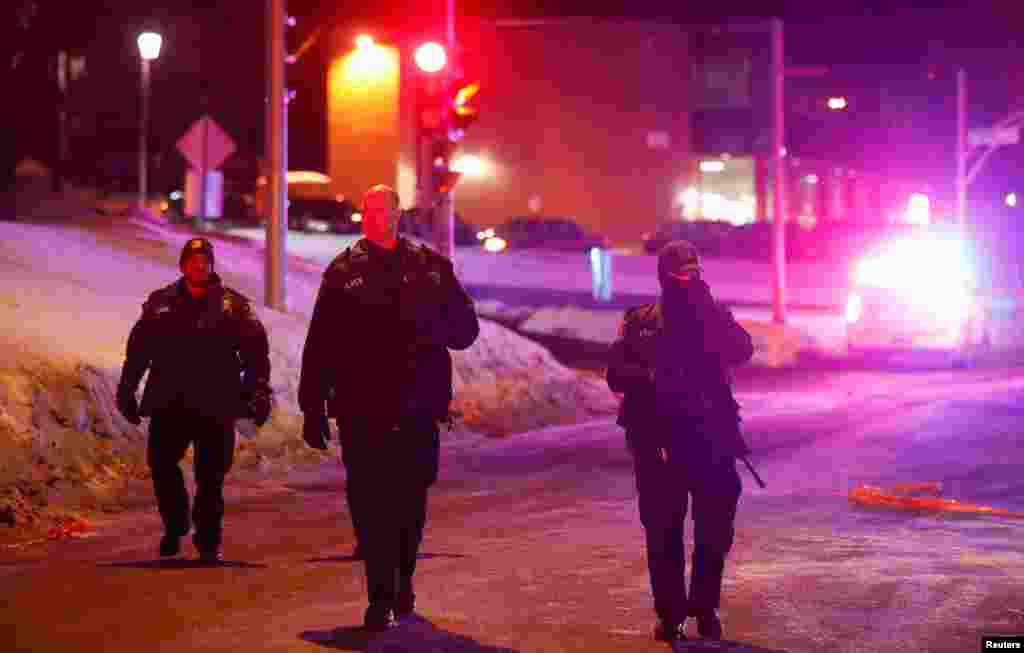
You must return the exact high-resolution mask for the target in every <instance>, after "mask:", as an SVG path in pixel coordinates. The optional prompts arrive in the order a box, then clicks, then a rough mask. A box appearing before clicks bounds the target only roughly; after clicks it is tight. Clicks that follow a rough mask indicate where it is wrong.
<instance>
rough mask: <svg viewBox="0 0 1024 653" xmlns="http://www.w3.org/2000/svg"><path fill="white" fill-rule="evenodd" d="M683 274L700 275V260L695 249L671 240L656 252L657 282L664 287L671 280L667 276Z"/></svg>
mask: <svg viewBox="0 0 1024 653" xmlns="http://www.w3.org/2000/svg"><path fill="white" fill-rule="evenodd" d="M683 272H688V273H690V274H700V259H699V258H698V257H697V248H696V247H694V246H693V244H692V243H690V242H688V241H685V240H673V241H671V242H669V243H667V244H666V245H665V246H664V247H662V248H661V251H660V252H658V281H660V282H661V285H662V287H665V286H666V285H667V284H668V283H669V282H670V280H671V277H670V276H669V275H677V274H681V273H683Z"/></svg>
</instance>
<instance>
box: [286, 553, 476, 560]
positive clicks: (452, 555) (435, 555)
mask: <svg viewBox="0 0 1024 653" xmlns="http://www.w3.org/2000/svg"><path fill="white" fill-rule="evenodd" d="M468 557H469V556H467V555H465V554H463V553H418V554H416V559H417V560H433V559H436V558H468ZM306 562H362V559H361V558H356V557H354V556H352V555H336V556H323V557H320V558H310V559H308V560H306Z"/></svg>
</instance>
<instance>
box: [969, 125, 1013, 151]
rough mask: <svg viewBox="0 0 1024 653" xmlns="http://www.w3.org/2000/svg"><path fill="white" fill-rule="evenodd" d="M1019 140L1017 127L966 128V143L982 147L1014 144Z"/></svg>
mask: <svg viewBox="0 0 1024 653" xmlns="http://www.w3.org/2000/svg"><path fill="white" fill-rule="evenodd" d="M1018 142H1020V128H1019V127H1001V128H998V129H997V128H994V127H992V128H985V129H969V130H967V145H969V146H970V147H984V146H986V145H1016V144H1017V143H1018Z"/></svg>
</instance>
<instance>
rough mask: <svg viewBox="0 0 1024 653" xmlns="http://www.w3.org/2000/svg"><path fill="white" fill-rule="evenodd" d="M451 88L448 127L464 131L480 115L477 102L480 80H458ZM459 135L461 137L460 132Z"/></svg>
mask: <svg viewBox="0 0 1024 653" xmlns="http://www.w3.org/2000/svg"><path fill="white" fill-rule="evenodd" d="M452 88H453V91H454V92H453V93H452V103H451V110H450V113H449V123H450V124H449V129H452V130H455V131H458V132H465V131H466V129H467V128H468V127H469V126H470V125H472V124H473V123H474V122H476V121H477V119H478V118H479V117H480V106H479V105H478V104H477V101H478V97H477V94H478V93H479V92H480V82H475V81H474V82H469V83H465V82H460V83H457V84H454V85H453V87H452ZM459 137H460V138H461V133H460V135H459Z"/></svg>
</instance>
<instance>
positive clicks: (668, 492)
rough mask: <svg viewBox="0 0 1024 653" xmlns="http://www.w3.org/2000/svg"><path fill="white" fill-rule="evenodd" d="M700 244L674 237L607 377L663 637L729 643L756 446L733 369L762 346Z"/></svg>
mask: <svg viewBox="0 0 1024 653" xmlns="http://www.w3.org/2000/svg"><path fill="white" fill-rule="evenodd" d="M700 272H701V270H700V263H699V261H698V258H697V251H696V249H695V248H694V247H693V245H691V244H690V243H688V242H685V241H673V242H670V243H668V244H667V245H665V247H664V248H663V249H662V251H661V252H660V254H659V256H658V279H659V282H660V283H661V288H662V292H661V296H660V297H659V299H658V302H657V303H654V304H647V305H644V306H639V307H637V308H633V309H630V310H628V311H627V312H626V314H625V316H624V319H623V324H622V327H621V330H620V335H619V338H618V339H617V340H616V341H615V343H614V344H613V346H612V349H611V354H610V360H609V366H608V375H607V378H608V385H609V386H610V387H611V389H612V390H613V391H615V392H621V393H624V397H623V401H622V405H621V406H620V411H619V420H618V423H619V425H620V426H622V427H624V428H625V429H626V441H627V443H628V444H629V447H630V450H631V451H632V453H633V459H634V466H635V471H636V484H637V493H638V495H639V507H640V520H641V522H642V523H643V525H644V529H645V533H646V537H647V564H648V570H649V572H650V576H651V590H652V593H653V594H654V607H655V611H656V612H657V615H658V625H657V627H656V628H655V637H656V638H657V639H660V640H665V641H671V640H674V639H685V638H686V636H685V624H686V621H687V619H688V617H691V616H692V617H696V620H697V631H698V633H699V634H700V636H701V637H705V638H710V639H721V637H722V623H721V620H720V619H719V614H718V607H719V600H720V595H721V587H722V572H723V568H724V565H725V557H726V554H728V552H729V550H730V548H731V547H732V541H733V533H734V530H733V521H734V519H735V516H736V506H737V503H738V500H739V496H740V490H741V484H740V479H739V475H738V474H737V472H736V458H737V457H741V456H746V455H747V453H749V449H748V448H747V446H746V444H745V443H744V441H743V438H742V436H741V434H740V430H739V405H738V404H737V403H736V401H735V399H734V398H733V395H732V388H731V384H730V376H729V372H728V368H729V367H730V366H734V365H739V364H741V363H744V362H746V361H748V360H749V359H750V358H751V357H752V356H753V353H754V349H753V345H752V342H751V339H750V335H749V334H748V333H747V332H746V331H745V330H744V329H743V327H741V326H740V325H739V324H738V323H737V322H736V321H735V320H734V319H733V317H732V314H731V313H730V312H729V310H728V309H726V308H725V307H723V306H721V305H720V304H718V303H717V302H716V301H715V300H714V299H713V298H712V296H711V292H710V289H709V288H708V285H707V284H706V283H705V282H704V281H703V280H702V279H701V274H700ZM691 499H692V502H693V521H694V550H693V565H692V571H691V576H690V591H689V596H687V592H686V588H685V575H686V574H685V568H686V563H685V559H684V551H683V522H684V520H685V518H686V513H687V510H688V507H689V503H690V500H691Z"/></svg>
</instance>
